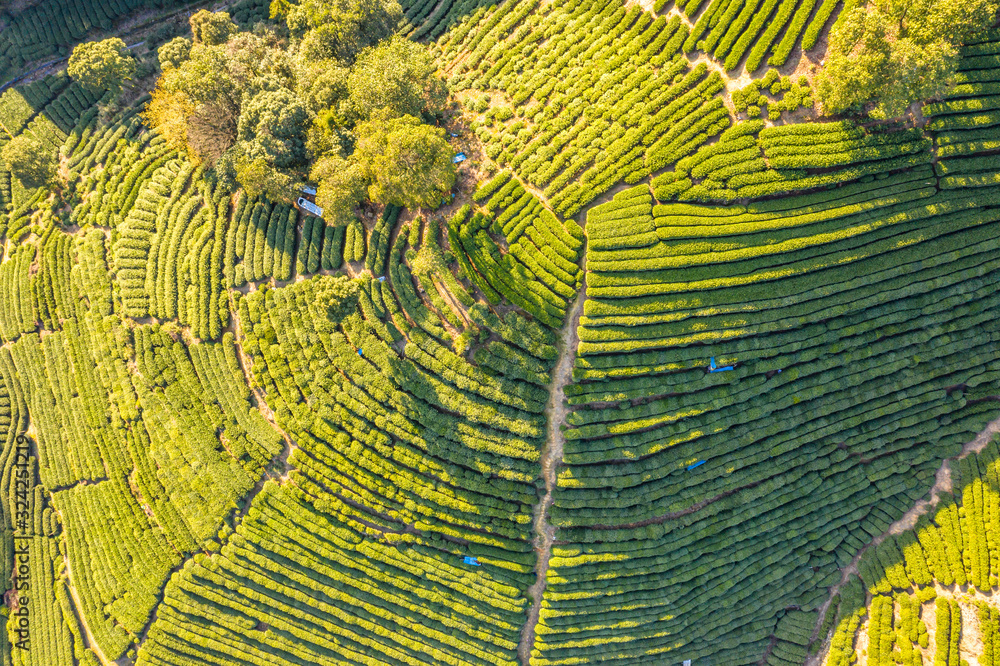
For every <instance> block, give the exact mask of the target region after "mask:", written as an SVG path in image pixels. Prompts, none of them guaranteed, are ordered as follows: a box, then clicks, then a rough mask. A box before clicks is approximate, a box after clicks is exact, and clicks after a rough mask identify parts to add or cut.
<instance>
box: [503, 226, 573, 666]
mask: <svg viewBox="0 0 1000 666" xmlns="http://www.w3.org/2000/svg"><path fill="white" fill-rule="evenodd" d="M586 264H587V249H586V245H584V248H583V263H582V268H583V270H584V271H586ZM586 300H587V284H586V282H584V284H583V286H582V287H580V291H579V293H577V295H576V300H575V301H574V302H573V307H572V308H571V309H570V311H569V312H568V313H567V317H566V322H565V324H563V329H562V332H561V333H560V334H559V343H558V345H559V361H558V362H557V363H556V367H555V368H554V369H553V370H552V383H551V385H550V388H549V404H548V405H547V406H546V408H545V412H546V414H547V415H548V433H547V435H546V438H545V445H544V447H543V448H542V478H543V479H545V495H543V496H542V499H541V501H540V502H539V503H538V504H536V505H535V515H534V526H535V553H536V554H537V556H538V559H537V562H536V564H535V572H536V573H537V574H538V578H537V579H536V580H535V582H534V584H532V585H531V587H529V588H528V591H527V592H528V596H529V597H530V598H531V608H530V609H529V611H528V619H527V621H526V622H525V623H524V627H523V628H522V629H521V642H520V644H519V645H518V647H517V655H518V658H519V659H520V660H521V664H522V666H528V664H529V661H530V658H531V649H532V647H533V646H534V644H535V626H536V625H537V624H538V617H539V613H540V612H541V609H542V595H543V594H544V592H545V578H546V574H547V573H548V570H549V556H550V555H551V554H552V543H553V541H555V536H556V526H555V525H553V524H552V523H551V522H549V509H550V508H551V507H552V491H553V490H554V489H555V487H556V473H557V472H558V469H559V466H560V465H561V464H562V457H563V444H564V443H565V441H566V438H565V437H563V434H562V429H561V426H562V424H563V423H564V422H565V420H566V399H565V394H564V393H563V389H564V388H565V386H566V385H567V384H569V383H570V381H572V379H573V359H575V358H576V348H577V345H578V344H579V342H580V337H579V335H578V334H577V327H578V326H579V324H580V315H581V314H583V303H584V301H586Z"/></svg>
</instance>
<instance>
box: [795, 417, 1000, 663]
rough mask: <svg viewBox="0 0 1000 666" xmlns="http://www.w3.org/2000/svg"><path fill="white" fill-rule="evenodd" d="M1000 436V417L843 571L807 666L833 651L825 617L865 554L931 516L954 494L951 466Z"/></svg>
mask: <svg viewBox="0 0 1000 666" xmlns="http://www.w3.org/2000/svg"><path fill="white" fill-rule="evenodd" d="M997 434H1000V418H998V419H994V420H993V421H990V422H989V423H988V424H986V427H985V428H983V430H982V432H980V433H979V434H978V435H976V437H975V438H974V439H973V440H972V441H971V442H966V444H965V446H963V447H962V452H961V453H960V454H958V455H957V456H954V457H952V458H945V459H944V460H942V461H941V466H940V467H939V468H938V471H937V473H936V474H935V475H934V485H933V486H931V489H930V491H929V493H928V495H927V499H922V500H920V501H918V502H917V503H916V504H914V505H913V507H911V508H910V510H909V511H907V512H906V513H905V514H903V516H902V517H901V518H900V519H899V520H897V521H896V522H894V523H893V524H892V525H890V526H889V528H888V529H887V530H886V531H885V532H883V533H882V534H880V535H879V536H877V537H875V538H874V539H872V541H871V542H870V543H869V544H868V545H866V546H865V547H864V548H862V549H861V550H860V551H858V554H857V555H855V556H854V559H852V560H851V563H850V564H848V565H847V566H846V567H844V568H843V569H841V572H842V573H841V577H840V582H838V583H837V584H836V585H834V586H833V587H831V588H830V593H829V595H828V597H827V600H826V601H825V602H823V605H822V606H820V609H819V618H818V619H817V620H816V627H815V628H814V629H813V634H812V637H811V639H812V640H815V639H816V638H822V639H823V641H824V644H823V648H822V649H821V650H819V651H818V652H817V653H816V654H814V655H810V657H809V658H808V659H807V660H806V663H805V666H820V664H822V663H823V660H824V659H826V653H827V650H828V649H829V645H828V644H827V642H826V639H827V637H826V636H819V630H820V627H821V625H822V623H823V617H824V616H825V615H826V613H827V611H828V610H829V608H830V604H831V602H832V601H833V597H834V596H836V595H837V594H838V593H839V592H840V588H841V587H843V586H844V585H846V584H847V581H848V579H849V578H850V577H851V576H852V575H854V574H857V573H858V562H860V561H861V556H862V555H864V554H865V553H866V552H868V550H869V549H870V548H877V547H878V545H879V544H880V543H882V542H883V541H885V540H886V538H887V537H888V536H889V535H891V534H901V533H903V532H905V531H906V530H910V529H913V527H914V526H915V525H916V524H917V519H918V518H920V516H922V515H924V514H925V513H928V512H929V511H930V510H931V509H933V508H934V507H935V506H937V504H938V502H940V501H941V495H942V494H946V493H950V492H951V491H952V484H951V463H952V461H954V460H961V459H962V458H965V457H967V456H971V455H972V454H974V453H979V452H980V451H982V450H983V449H985V448H986V445H987V444H989V443H990V442H991V441H993V437H994V436H995V435H997Z"/></svg>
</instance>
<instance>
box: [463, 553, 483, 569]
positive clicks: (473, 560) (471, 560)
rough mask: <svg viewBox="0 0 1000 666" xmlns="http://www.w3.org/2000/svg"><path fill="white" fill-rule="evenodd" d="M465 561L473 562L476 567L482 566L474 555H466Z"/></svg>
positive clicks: (467, 562)
mask: <svg viewBox="0 0 1000 666" xmlns="http://www.w3.org/2000/svg"><path fill="white" fill-rule="evenodd" d="M465 563H466V564H471V565H472V566H474V567H478V566H482V565H481V564H479V560H477V559H476V558H474V557H469V556H468V555H466V556H465Z"/></svg>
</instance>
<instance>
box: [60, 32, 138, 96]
mask: <svg viewBox="0 0 1000 666" xmlns="http://www.w3.org/2000/svg"><path fill="white" fill-rule="evenodd" d="M135 68H136V64H135V59H134V58H132V55H131V54H130V53H129V51H128V49H127V48H125V42H123V41H122V40H120V39H118V38H117V37H112V38H110V39H105V40H103V41H100V42H84V43H82V44H77V46H76V48H74V49H73V54H72V55H71V56H70V57H69V66H68V67H67V68H66V71H67V72H68V73H69V75H70V76H71V77H72V78H73V80H74V81H77V82H78V83H79V84H80V85H82V86H83V87H84V88H87V89H88V90H90V91H92V92H95V93H100V92H103V91H104V90H112V91H115V92H118V91H120V90H121V87H122V85H124V83H125V81H128V80H129V79H131V78H132V77H133V76H134V75H135Z"/></svg>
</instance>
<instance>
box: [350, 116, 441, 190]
mask: <svg viewBox="0 0 1000 666" xmlns="http://www.w3.org/2000/svg"><path fill="white" fill-rule="evenodd" d="M356 131H357V135H358V144H357V148H356V149H355V151H354V155H353V157H354V159H355V160H356V162H357V163H358V164H359V165H360V167H361V172H362V173H363V174H364V176H365V179H366V180H367V181H368V183H369V184H368V196H369V197H370V198H371V199H372V201H377V202H379V203H385V204H395V205H397V206H405V207H407V208H431V209H433V208H437V207H438V206H439V205H440V204H441V198H442V197H443V196H444V195H445V194H446V193H447V192H448V190H450V189H451V187H452V186H453V185H454V184H455V166H454V165H453V164H452V161H451V156H452V150H451V146H449V145H448V142H447V141H446V140H445V137H444V130H443V129H441V128H439V127H432V126H430V125H425V124H423V123H421V122H420V121H419V120H417V119H416V118H414V117H413V116H402V117H401V118H392V119H388V118H387V117H386V115H384V114H376V116H375V117H373V118H372V119H371V120H369V121H366V122H364V123H361V124H360V125H358V127H357V130H356Z"/></svg>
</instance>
